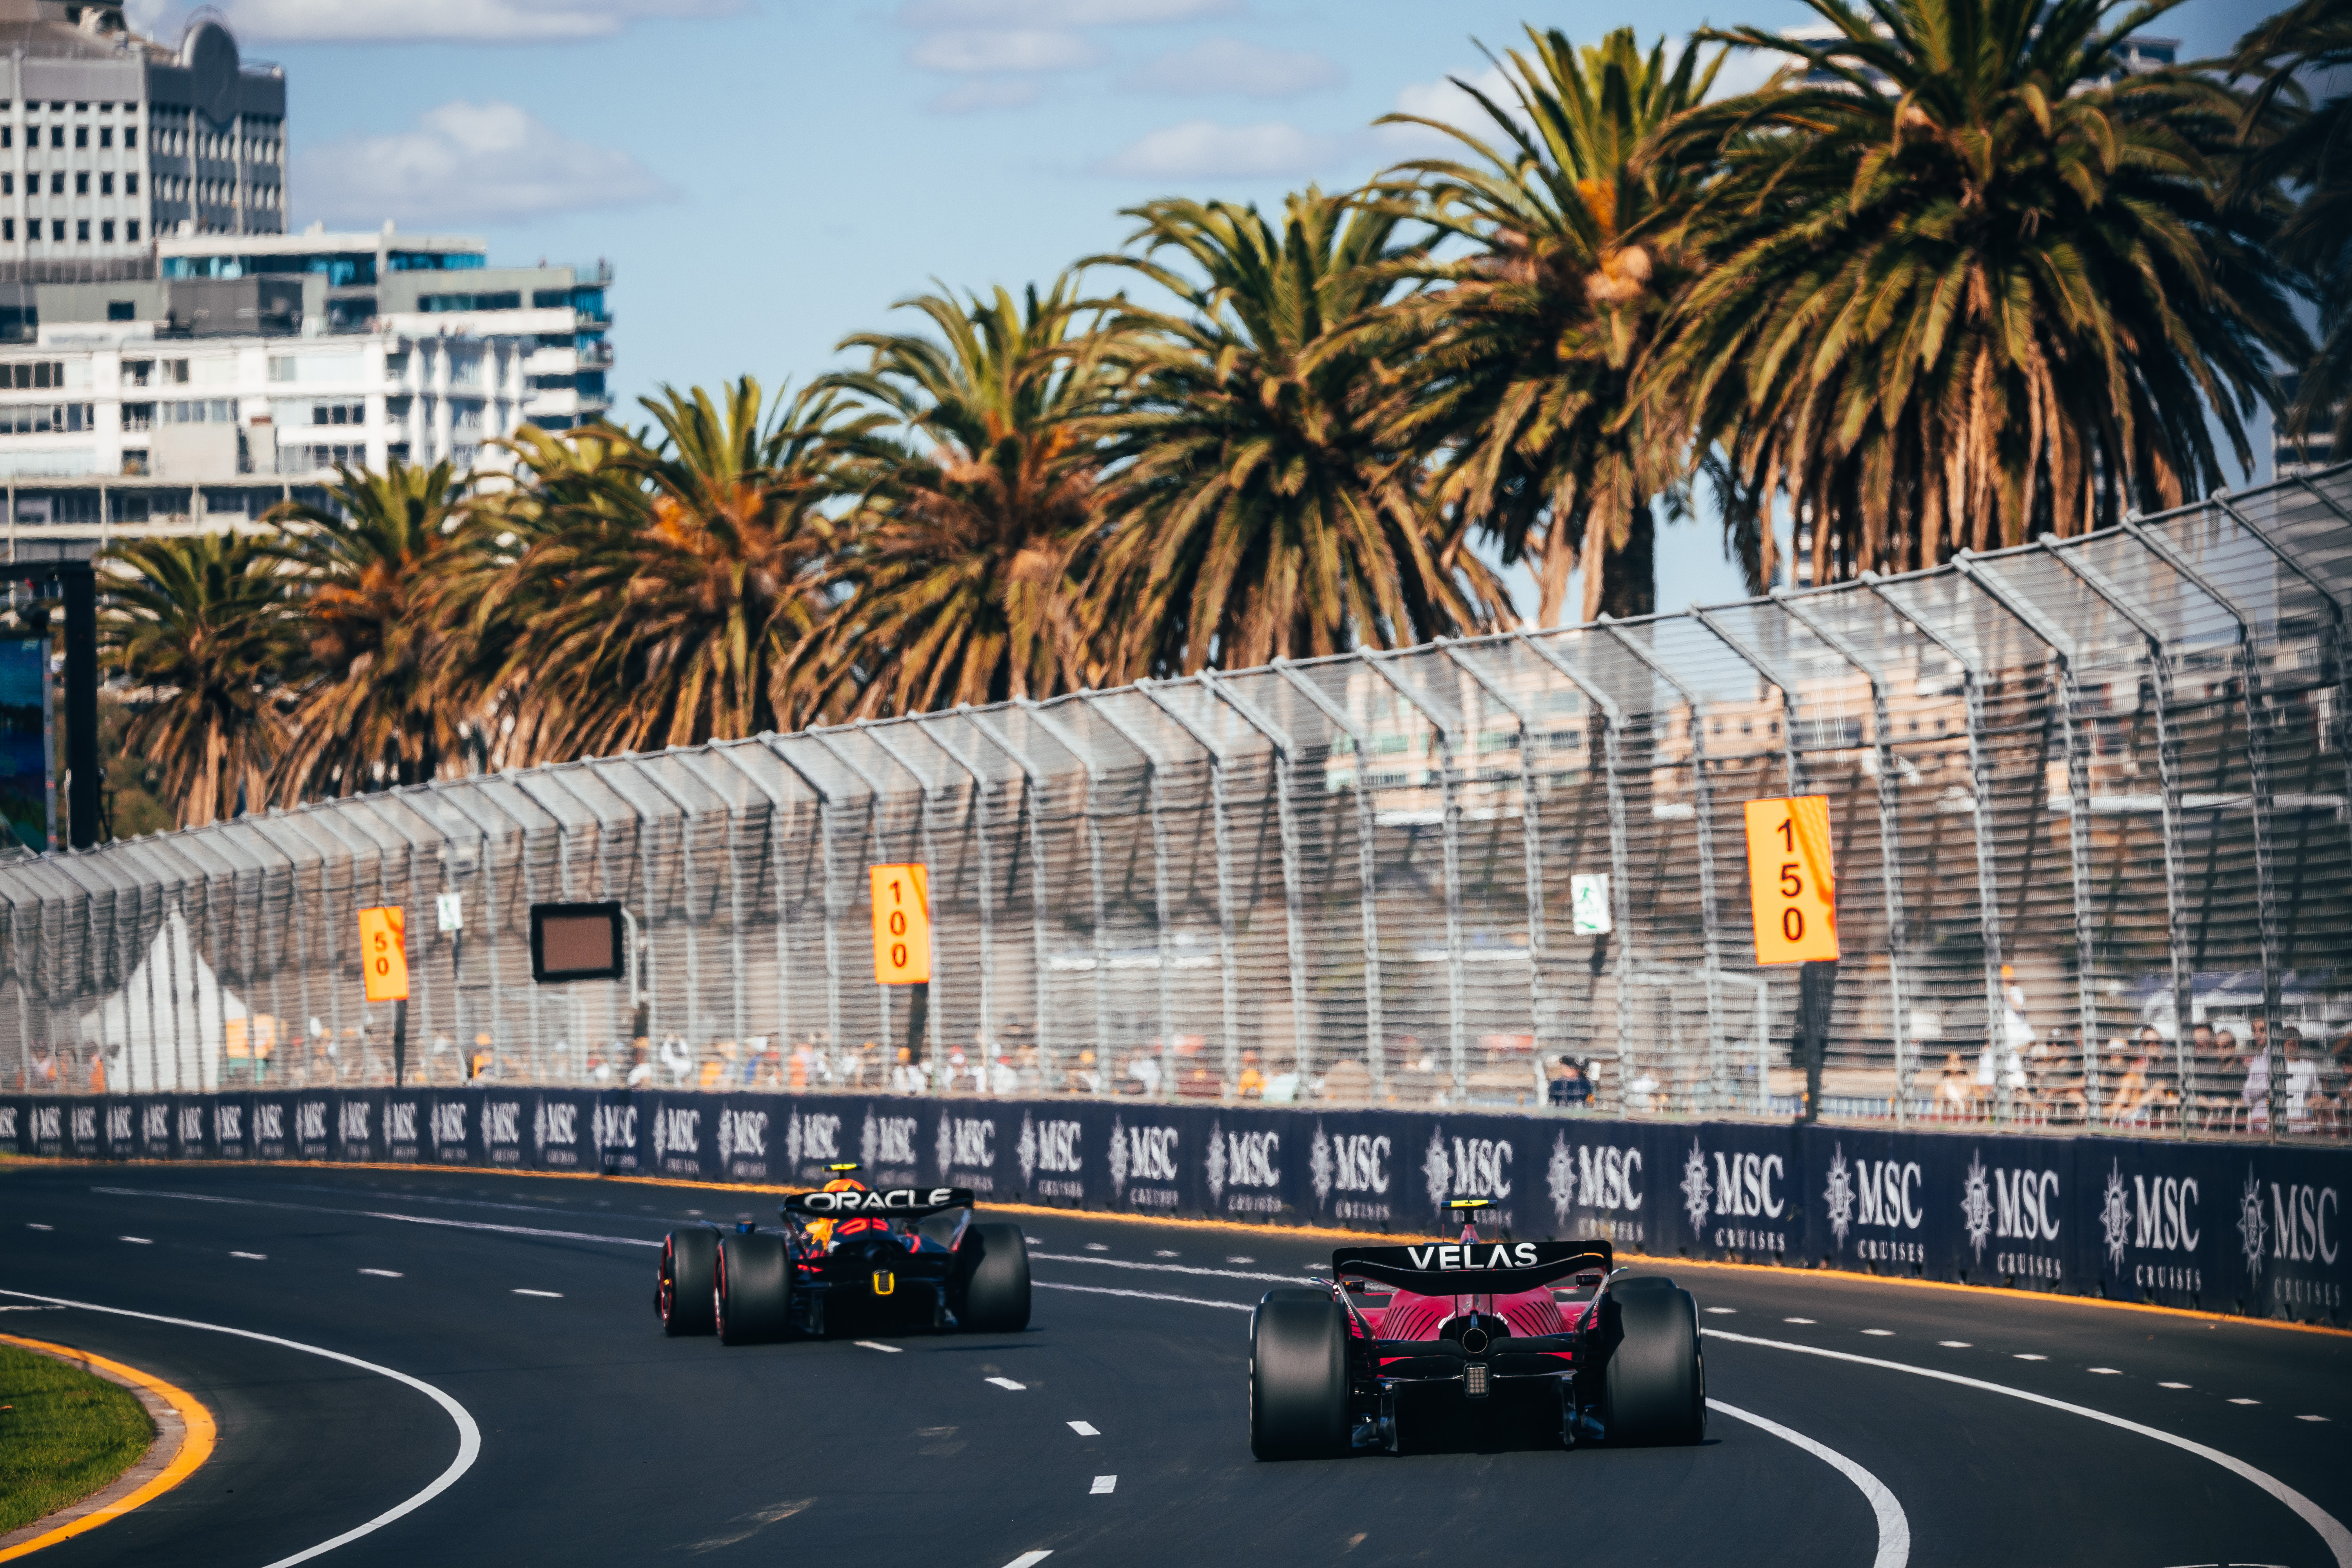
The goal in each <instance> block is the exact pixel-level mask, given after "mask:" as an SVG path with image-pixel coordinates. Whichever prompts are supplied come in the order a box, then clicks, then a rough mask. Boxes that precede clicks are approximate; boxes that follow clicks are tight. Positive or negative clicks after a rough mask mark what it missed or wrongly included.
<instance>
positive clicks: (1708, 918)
mask: <svg viewBox="0 0 2352 1568" xmlns="http://www.w3.org/2000/svg"><path fill="white" fill-rule="evenodd" d="M1601 630H1602V631H1603V632H1605V633H1607V634H1608V635H1609V636H1610V637H1614V638H1615V639H1616V641H1617V644H1618V646H1619V647H1622V648H1623V649H1624V650H1625V651H1626V652H1628V653H1630V654H1632V655H1633V657H1634V658H1637V659H1640V660H1641V661H1642V662H1643V664H1644V665H1647V666H1648V667H1649V669H1650V673H1652V674H1653V675H1655V676H1656V677H1657V678H1658V679H1661V680H1663V681H1664V682H1665V683H1666V684H1667V685H1668V686H1671V687H1673V688H1674V689H1675V695H1677V696H1679V697H1680V698H1681V699H1682V700H1683V705H1684V708H1685V710H1686V711H1687V712H1688V713H1689V714H1690V743H1691V789H1692V793H1693V794H1695V795H1697V797H1698V799H1697V817H1698V897H1699V932H1700V937H1701V940H1702V941H1703V942H1705V943H1706V949H1705V951H1706V1054H1707V1097H1708V1100H1710V1102H1713V1103H1720V1102H1721V1100H1722V1099H1723V1096H1724V1092H1725V1079H1726V1076H1727V1073H1728V1071H1729V1068H1730V1047H1729V1046H1728V1045H1727V1042H1726V1041H1725V1039H1724V1035H1723V933H1722V931H1721V930H1720V929H1719V927H1718V925H1717V915H1716V908H1715V785H1714V784H1713V782H1712V781H1711V780H1709V779H1708V777H1707V776H1706V708H1705V706H1704V705H1703V704H1702V703H1701V702H1700V701H1699V700H1698V693H1697V692H1696V691H1694V690H1692V689H1690V688H1689V687H1687V686H1685V685H1684V684H1683V683H1682V680H1681V679H1680V678H1678V677H1677V676H1675V673H1674V672H1673V671H1672V670H1670V669H1668V668H1666V667H1665V665H1664V663H1663V662H1661V661H1660V660H1659V658H1657V656H1656V655H1654V654H1653V653H1652V652H1650V650H1649V649H1647V648H1645V647H1643V646H1642V645H1641V644H1640V643H1639V642H1637V641H1635V640H1634V639H1633V637H1630V636H1628V635H1627V634H1626V631H1625V628H1624V627H1623V626H1621V625H1619V624H1618V623H1617V622H1616V621H1615V620H1614V619H1612V617H1610V616H1606V615H1604V616H1601Z"/></svg>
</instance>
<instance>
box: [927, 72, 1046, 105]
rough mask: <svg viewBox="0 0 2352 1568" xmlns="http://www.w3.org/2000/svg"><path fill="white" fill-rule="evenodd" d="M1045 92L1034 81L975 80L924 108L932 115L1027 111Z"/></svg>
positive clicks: (941, 96)
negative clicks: (1003, 110) (1004, 110)
mask: <svg viewBox="0 0 2352 1568" xmlns="http://www.w3.org/2000/svg"><path fill="white" fill-rule="evenodd" d="M1044 91H1045V87H1044V84H1043V83H1041V82H1039V81H1038V80H1037V79H1036V78H1035V77H975V78H973V79H971V80H970V81H960V82H958V83H956V85H955V86H953V87H951V88H950V89H947V91H945V92H943V93H941V94H940V95H939V96H938V97H937V98H935V99H933V100H931V101H930V102H929V103H928V104H925V105H924V106H923V107H925V108H926V109H929V110H930V111H931V112H932V113H933V114H979V113H982V112H984V111H986V110H992V109H1026V108H1027V107H1028V106H1029V105H1031V104H1033V103H1034V102H1036V101H1037V99H1038V96H1039V95H1040V94H1041V93H1043V92H1044Z"/></svg>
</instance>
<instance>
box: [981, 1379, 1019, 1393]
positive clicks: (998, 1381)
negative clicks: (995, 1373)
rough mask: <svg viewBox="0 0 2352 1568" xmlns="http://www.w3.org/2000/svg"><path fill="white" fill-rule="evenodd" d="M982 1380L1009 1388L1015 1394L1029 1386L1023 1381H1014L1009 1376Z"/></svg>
mask: <svg viewBox="0 0 2352 1568" xmlns="http://www.w3.org/2000/svg"><path fill="white" fill-rule="evenodd" d="M982 1382H984V1383H992V1384H996V1386H997V1387H999V1388H1009V1389H1011V1390H1012V1391H1013V1393H1015V1394H1018V1393H1020V1392H1021V1391H1022V1390H1023V1389H1024V1388H1026V1387H1028V1386H1029V1385H1028V1384H1025V1383H1015V1382H1013V1379H1011V1378H1009V1377H991V1378H983V1379H982Z"/></svg>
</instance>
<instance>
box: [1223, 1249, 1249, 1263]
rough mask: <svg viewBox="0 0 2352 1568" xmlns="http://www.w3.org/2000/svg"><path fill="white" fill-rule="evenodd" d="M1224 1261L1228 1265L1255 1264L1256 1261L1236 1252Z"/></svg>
mask: <svg viewBox="0 0 2352 1568" xmlns="http://www.w3.org/2000/svg"><path fill="white" fill-rule="evenodd" d="M1225 1261H1226V1262H1228V1263H1255V1262H1256V1261H1257V1259H1256V1258H1250V1257H1247V1256H1245V1255H1244V1254H1242V1253H1238V1252H1236V1253H1234V1254H1232V1255H1230V1256H1229V1257H1227V1258H1226V1259H1225Z"/></svg>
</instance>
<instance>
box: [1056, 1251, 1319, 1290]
mask: <svg viewBox="0 0 2352 1568" xmlns="http://www.w3.org/2000/svg"><path fill="white" fill-rule="evenodd" d="M1029 1257H1030V1259H1031V1261H1033V1262H1045V1263H1091V1264H1093V1265H1095V1266H1096V1267H1097V1268H1140V1269H1144V1270H1147V1271H1149V1272H1150V1273H1153V1274H1203V1275H1209V1276H1212V1277H1213V1278H1215V1279H1265V1280H1268V1281H1270V1282H1272V1283H1274V1284H1276V1285H1303V1284H1305V1283H1307V1280H1308V1279H1311V1278H1313V1277H1312V1276H1311V1275H1307V1274H1263V1273H1258V1272H1255V1271H1254V1270H1250V1269H1243V1268H1202V1267H1200V1266H1199V1265H1198V1264H1192V1263H1139V1262H1136V1261H1135V1260H1134V1259H1133V1258H1088V1257H1087V1256H1086V1255H1085V1254H1083V1253H1076V1252H1033V1253H1031V1254H1030V1255H1029ZM1229 1261H1230V1260H1229Z"/></svg>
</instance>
